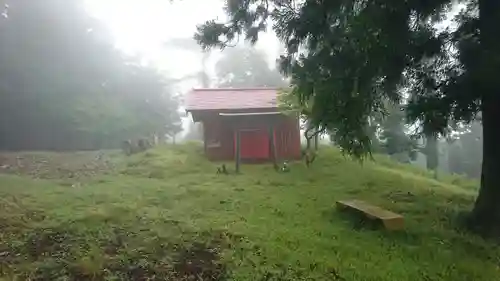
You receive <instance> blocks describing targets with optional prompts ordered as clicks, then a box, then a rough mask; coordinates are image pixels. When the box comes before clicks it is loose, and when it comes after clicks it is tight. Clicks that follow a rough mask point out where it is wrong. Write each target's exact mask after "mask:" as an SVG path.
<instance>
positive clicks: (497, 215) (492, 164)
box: [472, 96, 500, 235]
mask: <svg viewBox="0 0 500 281" xmlns="http://www.w3.org/2000/svg"><path fill="white" fill-rule="evenodd" d="M489 98H491V99H492V100H493V99H494V100H495V101H492V100H491V101H488V102H486V100H489ZM483 102H485V104H484V108H483V115H482V119H483V164H482V170H481V187H480V189H479V195H478V197H477V199H476V203H475V205H474V209H473V211H472V219H473V220H472V223H473V224H474V225H473V226H474V227H476V228H478V230H479V231H480V232H482V233H484V234H487V235H488V234H500V204H499V200H500V145H499V144H500V134H499V133H498V131H497V124H498V120H500V98H499V97H498V96H496V97H494V96H489V97H486V98H485V99H483Z"/></svg>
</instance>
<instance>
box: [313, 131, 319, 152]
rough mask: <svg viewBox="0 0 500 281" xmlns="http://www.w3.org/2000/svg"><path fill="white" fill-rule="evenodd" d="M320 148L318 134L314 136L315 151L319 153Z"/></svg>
mask: <svg viewBox="0 0 500 281" xmlns="http://www.w3.org/2000/svg"><path fill="white" fill-rule="evenodd" d="M318 146H319V134H316V135H315V136H314V150H316V151H318Z"/></svg>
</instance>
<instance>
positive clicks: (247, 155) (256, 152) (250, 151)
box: [235, 129, 269, 160]
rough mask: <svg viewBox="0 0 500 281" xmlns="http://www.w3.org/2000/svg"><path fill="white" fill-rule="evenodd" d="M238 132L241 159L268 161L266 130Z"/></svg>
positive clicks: (267, 134) (267, 135) (267, 136)
mask: <svg viewBox="0 0 500 281" xmlns="http://www.w3.org/2000/svg"><path fill="white" fill-rule="evenodd" d="M239 132H240V157H241V159H251V160H260V159H269V133H268V131H267V130H263V129H258V130H257V129H256V130H241V131H239ZM235 141H236V135H235ZM235 149H236V142H235ZM235 152H236V151H235Z"/></svg>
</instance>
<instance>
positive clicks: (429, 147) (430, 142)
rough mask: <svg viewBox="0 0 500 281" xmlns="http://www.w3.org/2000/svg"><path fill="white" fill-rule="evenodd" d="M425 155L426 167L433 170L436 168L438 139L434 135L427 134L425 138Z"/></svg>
mask: <svg viewBox="0 0 500 281" xmlns="http://www.w3.org/2000/svg"><path fill="white" fill-rule="evenodd" d="M425 156H426V160H427V169H429V170H432V171H435V170H437V168H438V164H439V163H438V162H439V160H438V159H439V153H438V139H437V137H436V136H432V135H429V136H427V137H426V140H425Z"/></svg>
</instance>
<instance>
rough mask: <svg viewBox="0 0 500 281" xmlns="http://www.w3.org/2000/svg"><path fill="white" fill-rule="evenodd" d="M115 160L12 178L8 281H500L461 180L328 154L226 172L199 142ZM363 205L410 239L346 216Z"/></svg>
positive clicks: (3, 223) (4, 199) (0, 200)
mask: <svg viewBox="0 0 500 281" xmlns="http://www.w3.org/2000/svg"><path fill="white" fill-rule="evenodd" d="M78 157H80V156H78V155H75V159H77V158H78ZM99 157H100V158H102V157H101V156H99ZM109 157H110V158H109V160H107V161H110V162H109V163H113V165H112V168H103V169H104V170H103V172H102V173H96V172H93V173H91V174H90V175H87V176H81V177H63V176H59V178H57V177H49V176H47V177H43V178H44V179H33V178H32V177H28V176H22V175H2V176H0V230H1V231H0V262H1V263H0V280H352V281H359V280H373V281H375V280H384V281H390V280H394V281H404V280H408V281H410V280H411V281H414V280H433V281H434V280H453V281H461V280H463V281H465V280H475V281H481V280H484V281H491V280H500V268H499V264H500V249H499V247H498V246H497V244H495V243H493V242H491V241H486V240H483V239H481V238H479V237H477V236H474V235H472V234H469V233H467V232H466V231H465V230H462V229H461V227H460V220H459V217H460V215H459V214H461V213H463V212H466V211H468V210H469V209H470V208H471V206H472V204H473V199H474V196H475V194H476V190H475V188H474V183H473V182H470V181H466V180H463V179H461V178H459V177H443V178H442V179H441V180H435V179H433V178H432V175H431V174H429V173H427V172H425V171H421V170H418V169H416V168H413V167H410V166H405V165H400V164H396V163H394V162H391V161H389V160H388V159H386V158H383V157H379V158H378V159H377V161H376V162H365V163H364V164H363V165H360V164H359V163H357V162H354V161H351V160H348V159H345V158H344V157H343V156H342V155H341V154H340V153H339V152H338V151H337V150H335V149H333V148H326V147H325V148H321V151H320V155H319V157H318V159H317V160H316V161H315V162H314V163H313V165H312V166H311V167H310V168H306V167H305V165H304V164H303V163H292V165H291V171H290V172H289V173H277V172H275V171H274V170H273V169H272V166H271V165H243V166H242V173H241V174H239V175H234V174H230V175H217V174H216V173H215V172H216V165H217V164H215V163H210V162H208V161H206V160H204V158H203V156H202V155H201V151H200V148H199V147H197V146H195V145H191V144H189V145H177V146H166V147H160V148H155V149H153V150H150V151H147V152H145V153H142V154H137V155H134V156H131V157H128V158H127V157H123V156H119V155H118V154H116V153H112V154H111V156H109ZM65 159H66V160H64V161H65V164H67V163H66V162H67V161H70V160H67V158H65ZM101 160H102V159H101ZM231 165H232V164H228V167H231ZM106 167H108V166H106ZM75 169H76V168H75ZM55 170H57V171H59V170H58V169H55ZM350 198H357V199H362V200H366V201H368V202H370V203H373V204H377V205H379V206H382V207H385V208H388V209H390V210H393V211H395V212H398V213H401V214H403V215H404V216H405V223H406V228H405V230H404V231H401V232H387V231H385V230H383V229H381V228H377V227H375V228H374V227H371V226H370V225H368V224H364V223H363V221H362V220H357V219H355V218H353V217H352V216H350V215H348V214H344V213H339V212H337V211H336V209H335V202H336V200H340V199H350ZM2 278H3V279H2ZM189 278H199V279H189Z"/></svg>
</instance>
